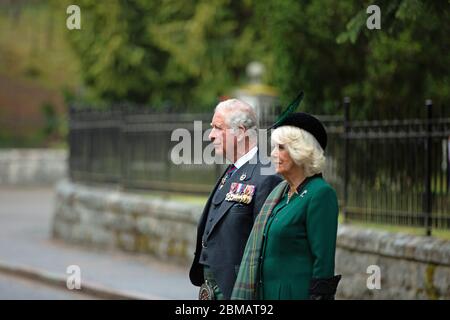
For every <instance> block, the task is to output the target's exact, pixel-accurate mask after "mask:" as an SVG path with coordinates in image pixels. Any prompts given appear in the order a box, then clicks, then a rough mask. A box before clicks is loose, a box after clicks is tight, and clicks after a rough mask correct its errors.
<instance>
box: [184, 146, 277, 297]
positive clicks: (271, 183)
mask: <svg viewBox="0 0 450 320" xmlns="http://www.w3.org/2000/svg"><path fill="white" fill-rule="evenodd" d="M255 157H258V156H257V155H255ZM252 160H253V161H252ZM252 160H251V161H249V162H247V163H245V164H244V165H243V166H242V167H241V168H239V169H238V170H236V172H234V174H233V175H232V176H231V177H230V178H229V179H228V180H227V182H226V183H225V184H224V186H223V187H222V188H221V189H219V190H217V189H218V187H219V185H220V182H221V180H222V178H223V177H224V175H225V172H224V173H223V174H222V176H221V177H220V178H219V180H218V181H217V183H216V186H215V187H214V189H213V191H212V192H211V195H210V196H209V198H208V201H207V203H206V206H205V208H204V210H203V214H202V216H201V218H200V222H199V225H198V229H197V244H196V251H195V254H194V256H195V257H194V261H193V263H192V267H191V270H190V272H189V278H190V279H191V282H192V284H194V285H196V286H200V285H201V284H202V283H203V282H204V277H203V265H202V264H201V263H199V260H200V254H201V252H202V240H203V241H204V244H203V245H204V248H203V250H204V254H207V257H208V259H207V260H208V265H209V267H210V269H211V271H212V273H213V274H214V278H215V280H216V282H217V284H218V286H219V288H220V290H221V292H222V293H223V295H224V297H225V298H226V299H229V298H230V296H231V291H232V289H233V285H234V282H235V280H236V276H237V272H238V271H239V265H240V263H241V259H242V254H243V252H244V249H245V245H246V243H247V238H248V236H249V234H250V231H251V229H252V226H253V222H254V221H255V218H256V216H257V215H258V213H259V211H260V210H261V207H262V205H263V204H264V202H265V200H266V198H267V196H268V195H269V193H270V192H271V191H272V189H273V188H275V186H277V185H278V183H280V181H281V180H282V179H281V178H280V177H279V176H277V175H273V174H271V175H262V174H261V173H262V170H261V169H263V170H264V168H263V165H262V164H261V162H260V161H259V158H258V162H257V163H253V162H254V160H255V159H252ZM265 170H267V168H265ZM263 173H265V172H263ZM233 182H237V183H243V184H246V185H253V186H255V194H254V196H253V199H252V201H251V202H250V204H248V205H247V204H242V203H237V202H233V201H227V200H225V196H226V194H227V193H228V192H229V191H230V186H231V184H232V183H233ZM216 190H217V192H216ZM209 219H211V221H208V220H209ZM207 225H208V227H209V228H208V230H206V231H207V233H208V234H206V233H205V227H206V226H207ZM204 233H205V234H204Z"/></svg>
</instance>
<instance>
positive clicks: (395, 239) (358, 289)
mask: <svg viewBox="0 0 450 320" xmlns="http://www.w3.org/2000/svg"><path fill="white" fill-rule="evenodd" d="M370 265H376V266H378V267H379V270H380V279H381V289H372V290H369V289H368V288H367V280H368V277H369V276H370V275H371V274H372V273H367V267H368V266H370ZM336 272H337V273H340V274H342V280H341V283H340V285H339V289H340V290H339V292H338V293H339V297H341V298H344V299H450V241H448V240H442V239H436V238H432V237H420V236H412V235H406V234H399V233H398V234H395V233H389V232H383V231H379V230H377V231H375V230H367V229H360V228H356V227H351V226H348V225H341V226H340V227H339V231H338V239H337V253H336Z"/></svg>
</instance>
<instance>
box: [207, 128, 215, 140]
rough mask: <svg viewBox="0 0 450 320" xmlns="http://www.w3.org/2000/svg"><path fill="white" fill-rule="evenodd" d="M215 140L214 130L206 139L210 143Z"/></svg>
mask: <svg viewBox="0 0 450 320" xmlns="http://www.w3.org/2000/svg"><path fill="white" fill-rule="evenodd" d="M215 138H216V136H215V134H214V128H213V129H212V130H211V132H210V133H209V135H208V139H209V140H211V141H214V139H215Z"/></svg>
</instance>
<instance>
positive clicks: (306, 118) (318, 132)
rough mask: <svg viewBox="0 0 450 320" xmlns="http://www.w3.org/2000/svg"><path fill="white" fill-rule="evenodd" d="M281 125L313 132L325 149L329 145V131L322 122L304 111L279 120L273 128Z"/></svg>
mask: <svg viewBox="0 0 450 320" xmlns="http://www.w3.org/2000/svg"><path fill="white" fill-rule="evenodd" d="M281 126H294V127H297V128H300V129H303V130H305V131H308V132H309V133H311V134H312V135H313V136H314V138H316V140H317V142H319V144H320V146H321V147H322V149H323V150H325V147H326V146H327V132H326V131H325V128H324V126H323V125H322V123H321V122H320V121H319V120H318V119H317V118H315V117H313V116H312V115H310V114H308V113H304V112H298V113H291V114H289V115H287V116H286V117H285V118H284V119H283V120H281V121H278V122H277V123H276V124H275V125H274V126H273V128H279V127H281Z"/></svg>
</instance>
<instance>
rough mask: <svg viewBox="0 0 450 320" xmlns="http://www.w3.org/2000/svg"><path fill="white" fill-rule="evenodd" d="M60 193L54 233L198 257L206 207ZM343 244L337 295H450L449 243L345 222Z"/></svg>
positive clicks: (84, 191)
mask: <svg viewBox="0 0 450 320" xmlns="http://www.w3.org/2000/svg"><path fill="white" fill-rule="evenodd" d="M56 191H57V192H56V194H57V196H56V207H55V215H54V221H53V235H54V236H55V237H57V238H62V239H65V240H67V241H69V242H73V243H83V244H90V245H95V246H101V247H109V248H113V247H116V248H121V249H123V250H127V251H133V252H145V253H150V254H152V255H154V256H157V257H159V258H161V259H164V260H169V261H176V262H178V263H183V264H188V263H189V262H191V260H192V258H193V253H194V247H195V235H196V226H197V222H198V220H199V218H200V214H201V212H202V205H199V204H197V205H196V204H188V203H185V202H177V201H173V200H164V199H159V198H152V197H151V196H143V195H136V194H130V193H124V192H120V191H112V190H109V189H100V188H93V187H87V186H83V185H80V184H74V183H71V182H70V181H62V182H60V183H59V184H58V185H57V189H56ZM337 243H338V248H337V253H336V273H337V274H342V275H343V278H342V280H341V283H340V284H339V288H338V294H337V298H340V299H450V288H449V286H450V241H444V240H438V239H434V238H427V237H417V236H409V235H402V234H393V233H388V232H382V231H374V230H366V229H358V228H355V227H353V226H349V225H341V226H340V227H339V231H338V242H337ZM370 265H376V266H378V267H379V269H380V276H381V277H380V279H381V289H373V290H370V289H368V288H367V285H366V284H367V280H368V277H369V276H370V274H368V273H367V268H368V266H370Z"/></svg>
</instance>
